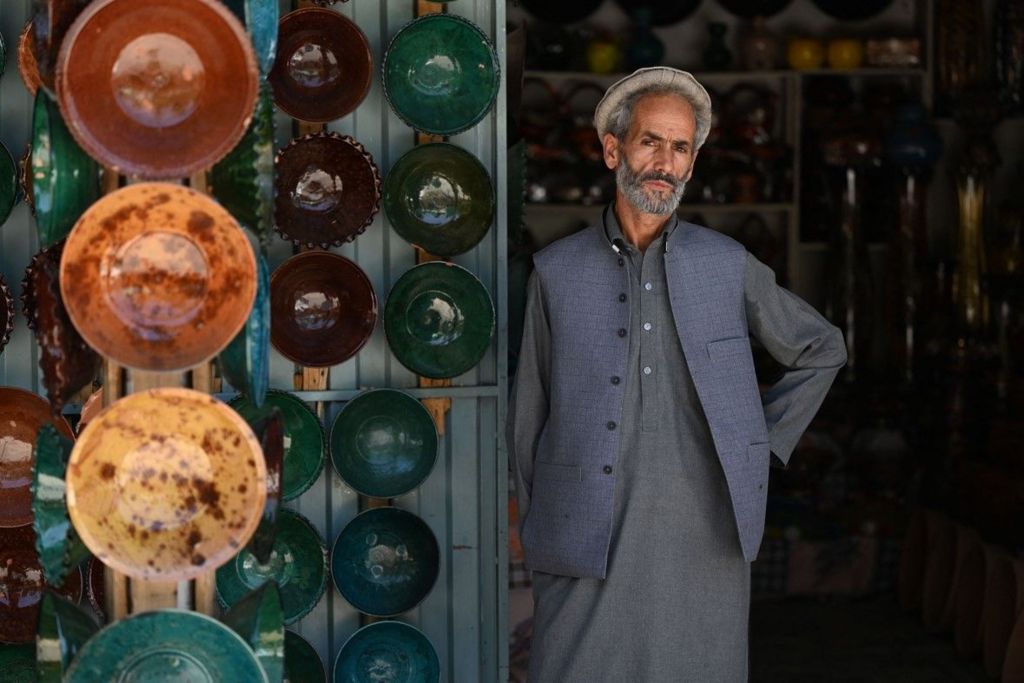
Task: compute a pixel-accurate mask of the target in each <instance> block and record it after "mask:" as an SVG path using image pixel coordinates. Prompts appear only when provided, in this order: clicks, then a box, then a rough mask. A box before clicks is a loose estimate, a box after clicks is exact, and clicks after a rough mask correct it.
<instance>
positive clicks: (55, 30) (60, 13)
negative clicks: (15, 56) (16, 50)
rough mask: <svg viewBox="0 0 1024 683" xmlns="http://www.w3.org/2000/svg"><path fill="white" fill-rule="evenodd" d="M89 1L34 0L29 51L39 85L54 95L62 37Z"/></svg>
mask: <svg viewBox="0 0 1024 683" xmlns="http://www.w3.org/2000/svg"><path fill="white" fill-rule="evenodd" d="M89 1H90V0H35V2H33V3H32V4H33V12H32V33H33V41H32V49H33V52H34V55H35V62H36V64H37V65H38V66H37V68H38V70H39V75H40V79H41V83H42V85H43V86H44V87H45V88H46V89H47V90H48V91H49V92H50V93H53V91H54V78H55V73H56V70H57V62H58V60H59V57H60V55H59V51H60V46H61V43H62V42H63V41H64V36H65V35H66V34H67V32H68V30H69V29H70V28H71V25H72V24H73V22H74V21H75V19H76V18H77V17H78V15H79V14H81V12H82V10H83V9H84V8H85V6H86V5H87V4H89Z"/></svg>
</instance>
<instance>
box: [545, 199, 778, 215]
mask: <svg viewBox="0 0 1024 683" xmlns="http://www.w3.org/2000/svg"><path fill="white" fill-rule="evenodd" d="M603 208H604V204H566V203H555V202H550V203H549V202H533V203H527V204H526V210H527V211H544V212H551V213H562V214H570V215H576V214H581V213H588V212H593V211H600V210H601V209H603ZM795 209H796V206H795V205H794V204H791V203H788V202H778V203H758V204H680V205H679V209H678V210H677V213H680V214H684V215H689V214H694V213H708V214H723V213H773V212H775V213H786V212H789V211H794V210H795Z"/></svg>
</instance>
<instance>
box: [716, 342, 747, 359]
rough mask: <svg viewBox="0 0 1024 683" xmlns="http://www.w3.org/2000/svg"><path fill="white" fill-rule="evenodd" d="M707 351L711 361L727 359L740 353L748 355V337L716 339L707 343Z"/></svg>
mask: <svg viewBox="0 0 1024 683" xmlns="http://www.w3.org/2000/svg"><path fill="white" fill-rule="evenodd" d="M707 349H708V357H709V358H711V360H719V359H720V358H728V357H730V356H735V355H738V354H741V353H750V352H751V351H750V337H729V338H727V339H716V340H714V341H709V342H708V345H707Z"/></svg>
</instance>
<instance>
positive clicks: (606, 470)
mask: <svg viewBox="0 0 1024 683" xmlns="http://www.w3.org/2000/svg"><path fill="white" fill-rule="evenodd" d="M604 473H605V474H611V473H612V466H611V465H605V466H604Z"/></svg>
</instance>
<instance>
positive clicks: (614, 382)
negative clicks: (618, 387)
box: [612, 376, 622, 384]
mask: <svg viewBox="0 0 1024 683" xmlns="http://www.w3.org/2000/svg"><path fill="white" fill-rule="evenodd" d="M621 381H622V380H620V379H619V378H618V376H613V377H612V384H618V383H619V382H621Z"/></svg>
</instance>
